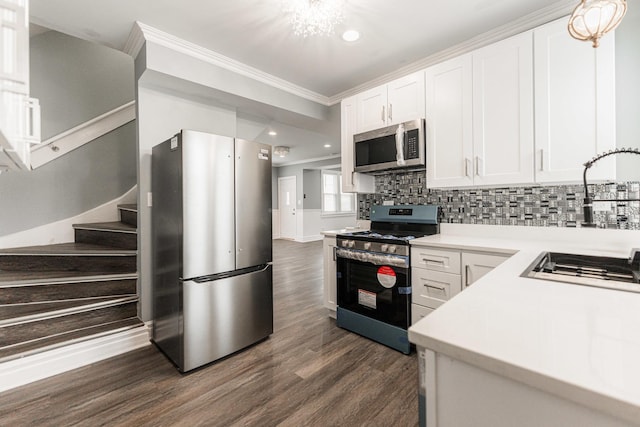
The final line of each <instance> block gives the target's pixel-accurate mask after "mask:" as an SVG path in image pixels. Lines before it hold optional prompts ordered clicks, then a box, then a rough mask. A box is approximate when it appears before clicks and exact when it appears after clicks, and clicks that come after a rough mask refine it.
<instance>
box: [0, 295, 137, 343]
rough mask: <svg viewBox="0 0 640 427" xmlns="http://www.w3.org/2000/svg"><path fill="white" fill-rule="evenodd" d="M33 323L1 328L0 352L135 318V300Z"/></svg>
mask: <svg viewBox="0 0 640 427" xmlns="http://www.w3.org/2000/svg"><path fill="white" fill-rule="evenodd" d="M69 311H70V312H69V313H68V314H65V313H64V312H62V313H61V312H55V313H54V315H53V316H50V317H43V318H37V319H36V320H26V321H23V320H20V319H16V320H17V321H16V322H15V323H10V322H6V323H5V324H4V325H1V326H0V351H2V350H4V349H9V348H11V347H15V346H20V345H25V344H27V343H31V342H36V341H39V340H42V339H45V338H47V337H51V336H57V335H64V334H69V333H73V332H76V331H80V330H83V329H87V328H91V327H95V326H99V325H103V324H105V323H111V322H116V321H119V320H124V319H129V318H132V317H137V298H122V302H115V303H114V302H110V303H109V304H91V305H87V306H85V307H84V308H82V307H77V308H74V309H71V310H69Z"/></svg>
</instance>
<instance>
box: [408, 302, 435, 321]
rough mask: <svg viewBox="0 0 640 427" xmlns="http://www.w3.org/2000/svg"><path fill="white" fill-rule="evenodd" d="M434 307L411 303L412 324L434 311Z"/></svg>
mask: <svg viewBox="0 0 640 427" xmlns="http://www.w3.org/2000/svg"><path fill="white" fill-rule="evenodd" d="M433 310H434V309H433V308H429V307H425V306H424V305H420V304H411V324H412V325H413V324H415V323H416V322H418V321H419V320H420V319H422V318H423V317H425V316H426V315H427V314H430V313H432V312H433Z"/></svg>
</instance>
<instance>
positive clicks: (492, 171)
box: [473, 31, 534, 185]
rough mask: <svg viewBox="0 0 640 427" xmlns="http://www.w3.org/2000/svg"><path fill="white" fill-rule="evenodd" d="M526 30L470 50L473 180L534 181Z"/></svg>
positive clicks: (529, 48)
mask: <svg viewBox="0 0 640 427" xmlns="http://www.w3.org/2000/svg"><path fill="white" fill-rule="evenodd" d="M532 37H533V36H532V33H531V32H530V31H528V32H525V33H522V34H519V35H517V36H515V37H511V38H509V39H506V40H503V41H501V42H498V43H494V44H492V45H489V46H487V47H484V48H482V49H479V50H477V51H475V52H474V53H473V155H474V158H473V170H474V184H475V185H502V184H529V183H533V181H534V175H533V38H532Z"/></svg>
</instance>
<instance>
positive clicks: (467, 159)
mask: <svg viewBox="0 0 640 427" xmlns="http://www.w3.org/2000/svg"><path fill="white" fill-rule="evenodd" d="M470 163H471V160H469V158H467V157H465V158H464V176H466V177H467V178H471V175H469V164H470Z"/></svg>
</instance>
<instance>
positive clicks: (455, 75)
mask: <svg viewBox="0 0 640 427" xmlns="http://www.w3.org/2000/svg"><path fill="white" fill-rule="evenodd" d="M471 67H472V62H471V54H467V55H462V56H459V57H457V58H453V59H450V60H448V61H446V62H442V63H440V64H437V65H435V66H433V67H430V68H428V69H427V72H426V100H427V101H426V102H427V107H426V112H427V114H426V121H427V186H428V187H430V188H432V187H460V186H470V185H473V169H472V159H473V121H472V99H473V98H472V96H473V92H472V87H471V81H472V74H471V70H472V68H471Z"/></svg>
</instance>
